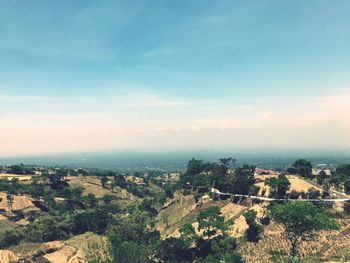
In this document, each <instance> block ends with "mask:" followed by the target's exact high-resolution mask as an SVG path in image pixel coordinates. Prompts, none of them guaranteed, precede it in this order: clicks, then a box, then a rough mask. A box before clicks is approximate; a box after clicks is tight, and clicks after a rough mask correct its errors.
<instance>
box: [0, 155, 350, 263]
mask: <svg viewBox="0 0 350 263" xmlns="http://www.w3.org/2000/svg"><path fill="white" fill-rule="evenodd" d="M235 163H236V160H235V159H233V158H222V159H220V162H218V163H211V162H204V161H201V160H196V159H192V160H190V161H189V163H188V165H187V169H186V171H185V172H184V173H181V175H180V174H178V181H176V180H175V181H171V180H169V181H168V180H165V179H164V178H165V177H161V176H159V174H156V175H155V176H149V174H148V175H143V174H136V172H135V173H133V174H129V175H130V177H128V176H126V174H121V173H116V172H113V171H108V170H93V171H88V170H84V169H75V170H73V169H68V168H58V167H55V168H46V169H45V168H41V172H42V175H41V176H40V175H38V176H33V178H32V180H31V181H28V182H21V181H19V180H18V179H13V180H7V179H6V180H5V179H2V180H0V191H2V192H5V194H4V195H3V197H4V198H6V203H5V204H6V205H7V207H8V209H9V210H10V211H5V210H4V211H0V213H1V215H3V216H5V217H6V218H8V221H9V223H10V224H9V225H8V226H6V227H4V229H3V230H0V249H4V248H5V249H6V248H11V249H12V248H13V247H20V246H26V245H28V244H34V245H35V244H36V245H37V246H38V245H39V244H41V243H43V242H49V241H55V240H67V242H68V240H71V239H73V238H75V237H77V236H83V235H89V234H91V235H95V236H97V237H99V238H103V240H104V242H105V243H106V244H104V245H103V246H102V244H97V245H96V250H94V249H93V245H92V247H91V251H90V252H91V255H90V254H89V253H90V252H89V253H88V254H89V258H90V261H89V262H102V263H114V262H117V263H119V262H123V263H128V262H130V263H131V262H133V263H134V262H136V263H137V262H139V263H144V262H174V263H175V262H243V259H242V257H241V255H240V254H239V253H238V251H239V250H240V248H241V247H242V246H243V245H244V244H248V243H247V242H253V243H256V244H254V245H259V244H261V242H264V238H265V233H264V234H263V230H264V227H265V226H267V225H269V224H271V223H272V224H276V222H277V223H279V224H282V225H283V226H284V228H285V231H284V234H285V236H286V238H287V239H288V240H289V241H290V242H291V255H292V257H294V258H297V255H298V245H299V243H300V242H301V241H302V240H305V239H306V238H309V237H311V236H313V235H316V234H317V232H318V231H321V230H331V229H337V227H338V224H337V223H336V221H335V220H334V219H332V218H331V216H330V215H329V214H328V213H327V212H326V211H325V210H323V209H321V208H320V207H316V206H314V205H313V204H312V203H306V202H303V203H301V202H291V203H283V204H281V203H276V204H271V205H270V206H269V207H268V212H267V214H266V215H264V217H263V218H261V217H259V218H257V212H256V211H255V210H246V208H243V210H239V211H240V212H239V214H237V215H238V216H240V215H243V216H244V218H245V221H246V223H247V224H248V229H247V230H246V232H245V233H244V232H243V233H242V237H239V238H233V237H232V236H233V235H232V232H229V229H230V231H232V228H231V226H232V224H233V222H234V220H233V219H232V217H226V213H227V210H226V212H225V210H224V209H221V207H223V206H225V204H227V203H228V200H227V201H224V200H217V199H216V197H215V198H213V199H210V200H209V198H208V196H206V198H202V197H203V196H204V195H207V194H209V191H210V189H211V188H212V187H214V188H216V189H219V190H220V191H222V192H227V193H234V194H246V195H256V194H257V190H258V187H257V186H255V183H256V181H255V177H254V173H255V166H253V165H242V166H240V167H235ZM20 167H21V169H22V173H24V172H23V171H24V170H23V167H22V166H20ZM234 167H235V169H233V168H234ZM310 167H311V162H309V161H307V160H304V159H301V160H298V161H296V162H295V163H294V165H293V167H292V169H295V171H296V172H297V173H298V174H299V175H300V176H302V177H307V178H309V179H311V172H310ZM26 168H27V170H26V171H29V170H30V169H29V167H26ZM14 169H15V171H16V169H17V170H19V168H18V167H14ZM32 172H33V173H34V172H35V169H34V168H33V170H32ZM26 173H27V172H25V174H26ZM72 175H73V176H74V177H72ZM136 175H139V177H136V179H137V180H134V178H135V176H136ZM320 176H322V175H321V174H320ZM323 176H324V178H323V177H322V178H323V179H322V180H321V181H322V185H323V188H324V191H323V193H322V195H325V194H326V193H328V192H329V188H330V187H331V185H332V184H334V182H336V181H339V185H343V186H344V189H345V191H347V192H348V191H349V190H350V182H349V178H350V175H349V169H348V166H346V165H345V166H340V169H337V173H334V175H332V178H330V179H326V175H323ZM130 178H131V179H130ZM257 179H260V177H257ZM69 180H71V181H69ZM257 183H258V182H257ZM265 184H266V185H268V186H269V187H270V189H271V196H272V197H276V198H286V197H288V198H292V196H293V193H290V194H289V193H288V194H287V192H288V191H289V190H290V187H291V184H290V182H289V180H288V179H287V177H286V175H284V174H283V173H282V174H280V175H278V177H268V178H267V179H266V180H265ZM85 187H87V188H89V189H90V190H91V189H93V190H91V191H87V188H85ZM90 187H91V188H90ZM92 187H93V188H92ZM95 189H98V190H95ZM120 192H124V193H125V195H124V198H125V199H127V198H129V200H128V202H121V198H120V196H119V195H118V194H119V193H120ZM181 194H183V195H181ZM184 195H187V196H184ZM304 195H306V196H307V197H308V198H312V199H317V198H319V197H320V195H321V193H320V191H319V190H318V189H316V188H311V189H309V191H308V192H307V193H304ZM18 196H29V197H31V198H33V199H30V200H34V202H35V205H36V206H37V207H39V208H40V209H41V211H34V212H31V213H28V214H27V213H25V212H24V211H12V210H13V209H12V208H13V207H16V204H15V203H16V198H17V199H18V198H19V197H18ZM295 196H296V198H297V196H299V194H298V195H295ZM223 199H224V198H223ZM188 200H190V201H188ZM194 200H195V201H196V202H195V201H194ZM208 200H209V201H208ZM246 201H249V202H251V200H250V199H248V200H247V199H246V198H241V199H240V200H239V201H237V202H242V203H243V202H246ZM183 202H187V205H188V206H187V207H188V208H189V209H191V210H190V211H183V214H182V212H179V215H178V216H177V221H176V222H175V221H174V222H170V223H169V221H167V220H162V218H163V217H162V216H164V215H171V210H170V213H169V210H167V209H169V208H170V209H174V207H175V206H177V207H179V206H180V207H181V209H182V206H183ZM215 202H217V203H215ZM249 202H246V203H245V205H248V206H249V204H248V203H249ZM253 202H256V203H255V204H259V203H258V202H259V201H253ZM3 203H4V202H3ZM253 204H254V203H253ZM235 206H237V207H239V208H238V209H242V207H243V206H242V205H240V203H238V204H236V205H235ZM233 209H234V208H233ZM182 210H185V209H182ZM176 211H177V210H176ZM179 211H180V210H179ZM221 211H223V213H225V217H224V215H223V214H222V213H221ZM244 211H245V212H244ZM177 212H178V211H177ZM185 212H186V213H185ZM259 214H260V212H259ZM233 216H234V218H237V217H236V214H235V215H233ZM225 218H227V219H226V220H225ZM19 219H24V220H26V224H24V225H16V224H14V223H13V222H15V221H16V222H17V221H18V220H19ZM11 220H12V221H13V222H11ZM160 221H162V222H160ZM165 221H166V223H164V222H165ZM162 223H163V225H165V224H166V225H167V226H166V230H164V228H162V227H163V225H162ZM168 224H169V225H168ZM197 226H198V227H197ZM177 231H178V232H177ZM172 233H177V234H176V235H175V234H174V235H169V234H172ZM231 235H232V236H231ZM97 250H101V251H97ZM240 251H241V250H240Z"/></svg>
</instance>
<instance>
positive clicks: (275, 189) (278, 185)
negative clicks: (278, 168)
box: [265, 174, 290, 198]
mask: <svg viewBox="0 0 350 263" xmlns="http://www.w3.org/2000/svg"><path fill="white" fill-rule="evenodd" d="M265 184H266V185H268V186H270V188H271V195H272V197H275V198H285V196H286V193H287V191H288V190H289V189H290V182H289V180H288V179H287V177H286V176H285V175H284V174H280V175H278V177H277V178H275V177H271V178H268V179H266V181H265Z"/></svg>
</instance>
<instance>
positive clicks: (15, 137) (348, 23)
mask: <svg viewBox="0 0 350 263" xmlns="http://www.w3.org/2000/svg"><path fill="white" fill-rule="evenodd" d="M349 10H350V2H349V1H340V0H336V1H331V2H330V1H231V0H222V1H220V0H218V1H209V0H208V1H207V0H203V1H191V0H186V1H167V0H166V1H164V0H162V1H161V0H147V1H146V0H143V1H141V0H139V1H87V0H84V1H31V2H28V1H13V0H12V1H4V0H0V61H1V63H0V118H2V123H3V124H6V125H5V126H6V127H7V128H6V129H7V130H6V129H5V130H3V131H2V133H3V134H1V132H0V142H1V141H2V142H3V144H5V145H6V147H5V148H4V149H3V150H2V152H1V153H0V154H2V155H7V154H9V155H13V154H30V153H36V152H55V151H74V150H101V149H102V150H103V149H107V148H108V149H129V148H133V149H134V148H140V149H183V148H200V147H204V148H205V147H209V148H230V147H231V148H232V147H277V148H281V147H282V148H283V147H284V148H288V147H290V146H294V147H300V148H305V147H310V148H342V147H344V148H346V147H348V146H350V142H349V140H348V139H347V138H346V135H345V134H346V133H347V132H348V131H349V130H348V128H349V126H350V125H349V123H348V120H346V118H347V117H348V115H347V114H346V112H347V110H346V109H344V107H347V101H348V98H350V96H349V94H350V87H349V81H350V72H349V71H350V70H349V69H350V45H349V43H350V17H349ZM340 106H341V107H340ZM344 114H345V116H344ZM28 120H31V121H30V122H29V121H28ZM73 120H74V121H73ZM23 121H24V122H28V123H27V126H26V127H25V128H24V129H26V130H25V131H23V130H21V129H20V128H19V126H17V123H18V122H23ZM203 123H204V124H203ZM288 123H289V124H291V123H292V124H293V125H294V126H293V125H292V126H293V127H292V128H290V129H288V130H289V132H287V134H286V135H285V136H286V137H285V138H284V139H283V136H281V133H285V132H284V130H283V128H285V127H286V125H288ZM277 126H278V129H277V130H278V131H277V132H276V134H274V133H272V134H270V133H268V132H267V131H268V130H269V131H271V130H272V129H273V130H274V131H275V130H276V127H277ZM330 126H332V127H333V129H332V131H331V129H330V128H329V127H330ZM305 127H307V128H305ZM325 127H326V128H327V127H328V128H327V129H326V130H327V131H328V129H329V132H331V133H328V132H327V134H326V133H325V134H319V137H317V138H316V139H318V140H316V139H315V140H314V141H312V142H307V141H306V139H301V138H306V137H308V135H310V134H314V133H315V132H317V131H319V130H320V129H321V130H322V129H323V130H324V128H325ZM72 129H73V130H75V131H74V132H71V133H70V130H72ZM216 129H220V131H221V132H225V133H224V134H221V135H219V136H218V133H217V131H216ZM279 129H280V130H279ZM305 129H306V130H305ZM57 130H60V131H61V132H60V133H58V134H57V133H56V131H57ZM76 130H80V131H81V132H83V133H84V132H85V133H86V134H85V135H84V136H85V137H84V136H81V134H80V135H79V134H78V135H77V134H75V133H76ZM243 130H244V131H243ZM262 131H263V132H262ZM154 133H159V134H158V135H157V136H158V137H157V138H158V139H154V138H153V134H154ZM9 134H10V135H9ZM38 134H39V135H38ZM101 134H102V135H101ZM106 134H108V135H106ZM243 134H250V135H249V136H251V137H249V136H248V137H247V138H246V139H247V141H245V140H243V141H242V140H239V141H237V140H236V139H234V137H236V136H241V135H243ZM81 137H84V138H81ZM223 137H225V138H226V139H225V141H223V139H222V138H223ZM334 137H336V140H335V141H332V138H334ZM77 138H80V139H79V140H77ZM227 138H230V139H227ZM276 138H277V139H276ZM278 138H279V139H278ZM194 139H196V140H194ZM52 141H58V142H63V141H65V142H67V143H66V144H67V145H65V144H64V145H62V143H57V144H55V143H53V142H52ZM77 141H79V142H77ZM325 141H326V142H327V143H325ZM29 142H30V143H29ZM72 142H74V143H72ZM92 142H94V143H92ZM169 142H171V143H169ZM321 142H322V143H321ZM39 144H42V145H46V146H40V147H34V146H38V145H39ZM34 148H35V149H34Z"/></svg>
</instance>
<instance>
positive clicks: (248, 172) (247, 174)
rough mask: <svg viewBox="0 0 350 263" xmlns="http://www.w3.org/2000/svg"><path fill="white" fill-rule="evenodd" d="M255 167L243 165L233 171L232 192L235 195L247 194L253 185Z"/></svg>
mask: <svg viewBox="0 0 350 263" xmlns="http://www.w3.org/2000/svg"><path fill="white" fill-rule="evenodd" d="M254 172H255V166H253V165H247V164H245V165H243V166H242V167H239V168H237V169H236V170H235V176H234V178H233V184H232V192H233V193H235V194H249V193H250V191H251V189H252V186H253V185H254V183H255V178H254Z"/></svg>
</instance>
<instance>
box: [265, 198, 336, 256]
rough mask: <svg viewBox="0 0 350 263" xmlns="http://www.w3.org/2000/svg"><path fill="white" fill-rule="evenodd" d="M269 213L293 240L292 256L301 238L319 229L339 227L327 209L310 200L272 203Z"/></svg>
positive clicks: (291, 240)
mask: <svg viewBox="0 0 350 263" xmlns="http://www.w3.org/2000/svg"><path fill="white" fill-rule="evenodd" d="M268 215H269V216H270V217H271V218H272V219H274V220H275V221H276V222H278V223H280V224H282V225H283V226H284V228H285V231H284V234H285V236H286V238H287V239H288V240H289V241H290V242H291V255H292V257H295V256H297V246H298V244H299V242H300V241H301V240H305V239H306V238H307V237H310V236H312V235H315V234H316V233H317V232H318V231H321V230H334V229H338V227H339V225H338V223H337V221H336V220H335V219H333V218H331V216H330V215H329V214H328V213H327V212H326V211H324V210H323V209H321V208H318V207H316V206H314V205H313V204H312V203H309V202H291V203H284V204H272V205H270V206H269V207H268Z"/></svg>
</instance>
